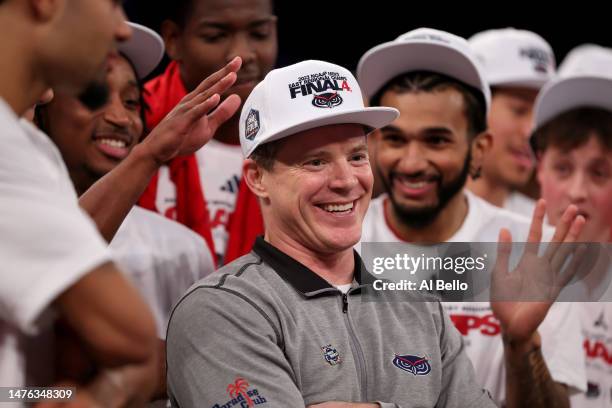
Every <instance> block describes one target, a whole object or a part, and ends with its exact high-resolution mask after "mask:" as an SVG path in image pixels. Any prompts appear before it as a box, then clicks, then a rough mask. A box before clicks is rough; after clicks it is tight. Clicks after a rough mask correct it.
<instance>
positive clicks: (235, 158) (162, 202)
mask: <svg viewBox="0 0 612 408" xmlns="http://www.w3.org/2000/svg"><path fill="white" fill-rule="evenodd" d="M196 160H197V163H198V172H199V174H200V183H201V185H202V190H203V191H204V196H205V198H206V205H207V207H208V214H209V216H210V224H211V228H212V238H213V241H214V245H215V253H216V256H217V259H218V260H221V261H222V259H223V255H224V254H225V250H226V248H227V241H228V238H229V231H228V229H227V225H228V222H229V217H230V215H231V214H232V213H233V212H234V209H235V208H236V199H237V197H238V186H239V185H240V178H241V175H242V162H243V157H242V150H241V149H240V146H239V145H235V146H234V145H230V144H226V143H221V142H219V141H217V140H214V139H213V140H211V141H210V142H208V143H207V144H206V145H205V146H204V147H202V148H201V149H200V150H198V151H197V152H196ZM155 205H156V207H157V209H158V211H159V212H160V213H161V214H164V215H165V216H167V217H168V218H173V219H174V218H175V217H174V216H173V214H174V208H175V207H176V187H175V186H174V184H173V183H172V181H171V179H170V172H169V170H168V167H167V166H162V168H161V169H160V172H159V179H158V185H157V196H156V198H155ZM220 263H221V262H220Z"/></svg>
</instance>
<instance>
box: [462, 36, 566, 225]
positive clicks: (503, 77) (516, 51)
mask: <svg viewBox="0 0 612 408" xmlns="http://www.w3.org/2000/svg"><path fill="white" fill-rule="evenodd" d="M468 42H469V43H470V47H471V48H472V50H473V51H474V54H475V56H476V58H477V59H478V61H479V62H480V63H481V64H482V68H483V72H484V75H485V79H486V80H487V82H488V83H489V85H490V86H491V109H490V111H489V115H488V117H487V122H488V129H489V132H490V133H491V135H492V139H493V141H492V143H491V148H490V149H489V151H488V152H487V154H486V155H484V157H483V158H482V174H481V177H479V178H477V179H472V178H468V183H467V187H468V188H469V189H470V190H471V191H472V192H473V193H474V194H476V195H477V196H479V197H481V198H483V199H485V200H487V201H488V202H489V203H491V204H493V205H495V206H497V207H503V208H505V209H507V210H509V211H512V212H516V213H518V214H521V215H523V216H525V217H531V214H533V210H534V207H535V201H534V200H532V199H531V198H529V197H527V196H525V195H524V194H522V193H520V192H518V191H517V189H520V188H522V187H525V185H526V184H527V183H528V182H529V180H530V179H531V176H532V174H533V169H534V166H535V161H534V159H533V154H532V153H531V149H530V147H529V136H530V135H531V130H532V127H533V105H534V103H535V99H536V96H537V95H538V92H539V90H540V89H541V88H542V86H544V84H546V82H548V81H550V80H551V79H552V77H553V76H554V74H555V56H554V54H553V51H552V48H551V47H550V45H549V44H548V43H547V42H546V40H544V39H543V38H542V37H540V36H539V35H537V34H536V33H533V32H531V31H526V30H516V29H514V28H505V29H497V30H487V31H483V32H481V33H478V34H475V35H474V36H472V37H471V38H470V39H469V41H468Z"/></svg>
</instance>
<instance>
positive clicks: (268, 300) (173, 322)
mask: <svg viewBox="0 0 612 408" xmlns="http://www.w3.org/2000/svg"><path fill="white" fill-rule="evenodd" d="M355 265H356V266H355V279H356V281H357V283H358V285H357V286H356V287H353V288H351V290H350V291H349V292H348V293H347V294H342V292H341V291H339V290H338V289H336V288H335V287H333V286H331V285H330V284H329V283H328V282H326V281H325V280H324V279H322V278H321V277H319V276H318V275H316V274H315V273H314V272H312V271H311V270H310V269H308V268H306V267H305V266H304V265H302V264H300V263H299V262H297V261H296V260H294V259H293V258H291V257H289V256H288V255H286V254H284V253H283V252H281V251H279V250H278V249H276V248H275V247H273V246H272V245H270V244H269V243H267V242H265V241H264V240H263V239H262V238H258V239H257V241H256V243H255V245H254V247H253V251H252V252H251V253H250V254H248V255H245V256H243V257H242V258H240V259H238V260H236V261H235V262H232V263H231V264H229V265H227V266H225V267H223V268H221V269H219V270H218V271H217V272H215V273H214V274H212V275H210V276H208V277H206V278H205V279H203V280H201V281H200V282H198V283H196V284H195V285H194V286H192V287H191V289H190V290H189V291H188V292H187V294H185V296H184V297H183V298H182V299H181V300H180V301H179V302H178V304H177V305H176V306H175V309H174V311H173V313H172V316H171V318H170V322H169V325H168V335H167V364H168V371H167V375H168V393H169V396H170V401H171V403H172V406H174V407H182V408H187V407H207V408H209V407H213V408H231V407H255V406H257V407H262V408H264V407H282V408H292V407H304V406H305V405H309V404H315V403H321V402H327V401H348V402H379V403H380V405H381V406H382V407H383V408H387V407H401V408H408V407H449V408H450V407H466V408H467V407H470V408H472V407H494V406H495V405H494V403H493V402H492V400H491V399H490V397H489V395H488V392H486V391H483V390H482V389H481V388H480V387H479V386H478V385H477V384H476V382H475V380H474V372H473V368H472V365H471V363H470V361H469V359H468V357H467V355H466V354H465V351H464V349H463V343H462V339H461V336H460V334H459V333H458V332H457V331H456V329H455V327H454V326H453V324H452V323H451V321H450V320H449V318H448V316H447V315H446V314H445V312H444V311H443V309H442V307H441V306H440V304H439V303H437V302H423V301H413V302H407V301H385V299H384V296H383V294H380V295H379V293H380V292H378V293H375V292H374V291H372V290H371V286H372V285H371V283H372V281H373V280H374V278H373V277H372V276H371V275H370V274H368V273H367V271H365V267H364V265H363V263H362V261H361V259H360V258H359V255H357V253H355ZM366 292H367V294H368V296H367V297H366V296H365V294H366ZM387 300H388V299H387Z"/></svg>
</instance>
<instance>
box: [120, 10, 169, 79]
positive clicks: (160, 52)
mask: <svg viewBox="0 0 612 408" xmlns="http://www.w3.org/2000/svg"><path fill="white" fill-rule="evenodd" d="M128 25H129V26H130V27H131V28H132V36H131V37H130V39H129V40H127V41H123V42H120V43H119V45H118V46H117V49H118V51H119V52H120V53H122V54H123V55H125V56H126V57H127V58H128V59H129V60H130V62H131V63H132V65H133V66H134V69H135V70H136V75H138V78H140V79H143V78H144V77H146V76H147V75H149V74H150V73H151V71H153V70H154V69H155V67H157V64H159V61H161V59H162V57H163V56H164V41H163V40H162V38H161V37H160V36H159V35H158V34H157V33H156V32H155V31H153V30H151V29H150V28H148V27H145V26H143V25H140V24H136V23H132V22H128Z"/></svg>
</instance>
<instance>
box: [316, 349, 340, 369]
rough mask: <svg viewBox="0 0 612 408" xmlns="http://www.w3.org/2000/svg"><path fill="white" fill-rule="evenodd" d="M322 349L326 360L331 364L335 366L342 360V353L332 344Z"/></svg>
mask: <svg viewBox="0 0 612 408" xmlns="http://www.w3.org/2000/svg"><path fill="white" fill-rule="evenodd" d="M321 351H322V352H323V357H324V358H325V361H327V362H328V363H329V365H332V366H335V365H338V364H340V363H341V362H342V359H341V358H340V353H338V350H336V349H335V348H334V347H332V345H331V344H328V345H326V346H323V347H321Z"/></svg>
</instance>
